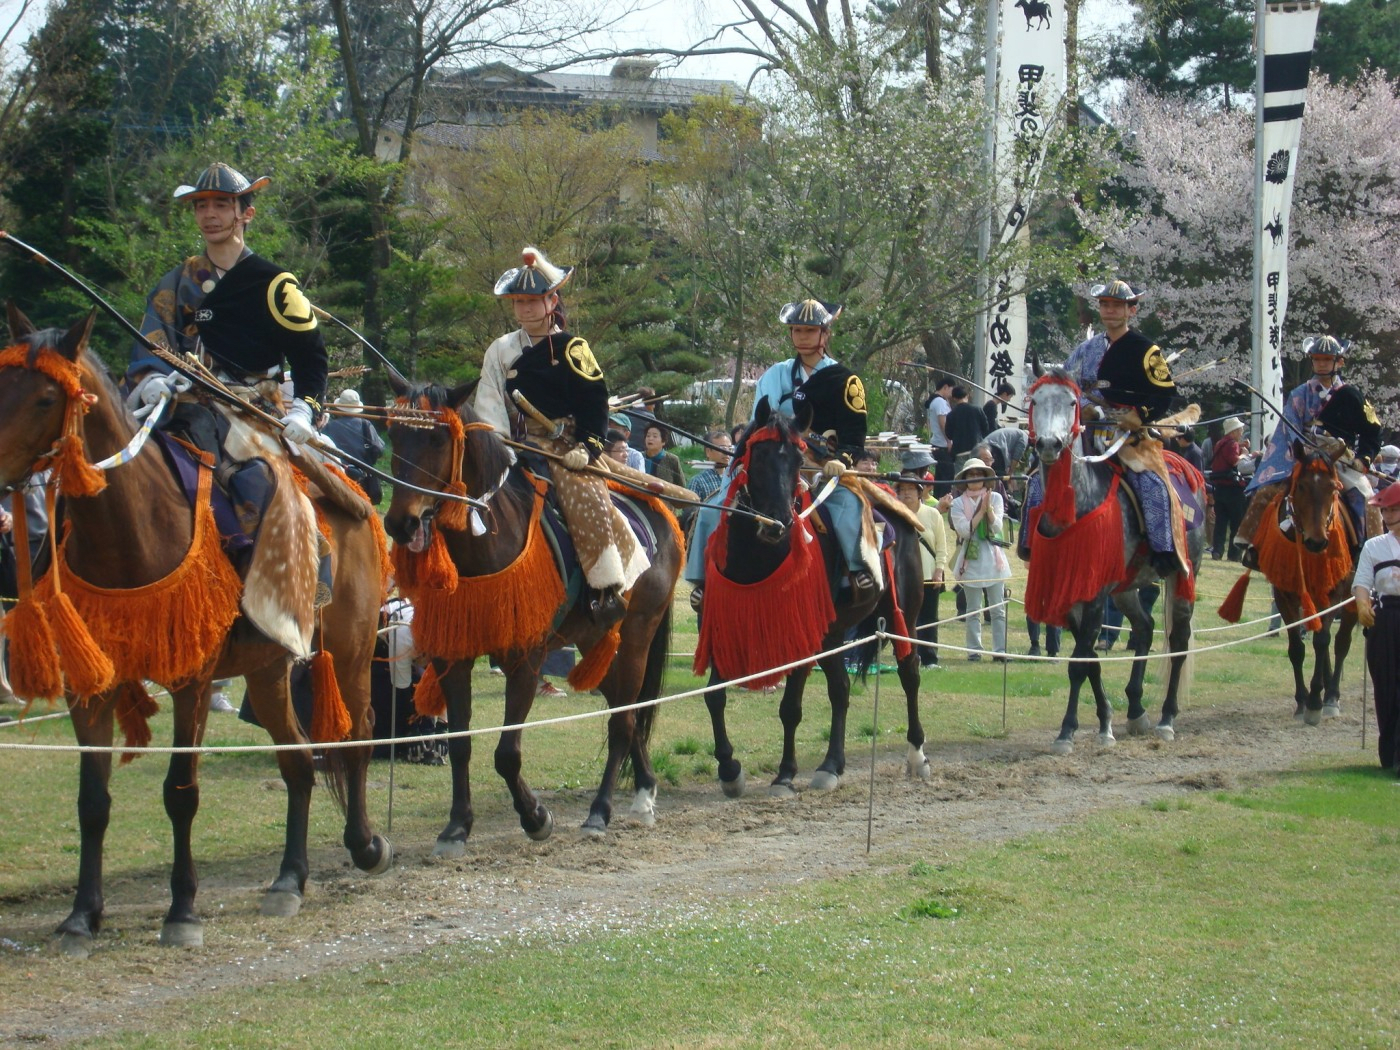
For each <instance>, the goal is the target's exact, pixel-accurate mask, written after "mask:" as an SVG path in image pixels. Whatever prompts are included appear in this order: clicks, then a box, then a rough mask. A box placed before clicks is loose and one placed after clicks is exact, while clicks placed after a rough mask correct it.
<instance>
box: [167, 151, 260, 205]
mask: <svg viewBox="0 0 1400 1050" xmlns="http://www.w3.org/2000/svg"><path fill="white" fill-rule="evenodd" d="M271 183H272V179H271V178H269V177H268V176H266V175H264V176H262V177H261V178H259V179H254V180H253V181H252V182H249V181H248V179H247V178H246V177H245V176H244V175H243V173H242V172H240V171H235V170H234V169H233V168H230V167H229V166H228V165H227V164H225V163H223V162H222V161H215V162H214V163H213V164H211V165H209V167H207V168H205V169H204V170H203V171H201V172H200V173H199V178H197V179H196V180H195V183H194V185H193V186H176V187H175V199H176V200H177V201H188V200H198V199H200V198H201V197H242V196H245V195H247V194H249V193H257V192H258V191H260V190H265V189H267V187H268V186H269V185H271Z"/></svg>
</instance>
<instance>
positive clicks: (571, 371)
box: [474, 248, 650, 627]
mask: <svg viewBox="0 0 1400 1050" xmlns="http://www.w3.org/2000/svg"><path fill="white" fill-rule="evenodd" d="M572 275H573V267H571V266H569V267H562V268H561V267H558V266H555V265H554V264H553V263H551V262H550V261H549V260H548V259H547V258H546V257H545V255H544V253H543V252H541V251H540V250H539V249H538V248H526V249H525V250H524V251H523V252H522V253H521V264H520V265H519V266H516V267H512V268H511V269H509V270H507V271H506V272H505V273H503V274H501V276H500V278H499V279H498V280H497V281H496V285H495V294H496V296H497V298H501V299H509V300H510V301H511V307H512V309H513V310H514V312H515V317H516V320H517V321H519V322H520V328H519V329H517V330H516V331H514V332H510V333H507V334H506V335H503V336H501V337H500V338H499V339H497V340H496V341H495V342H493V343H492V344H491V345H490V346H489V347H488V348H487V350H486V356H485V358H484V359H483V361H482V365H481V380H480V382H479V383H478V385H477V388H476V401H475V406H474V407H475V409H476V412H477V414H478V415H479V416H481V418H482V419H483V420H484V421H485V422H487V423H489V424H490V425H491V426H492V427H493V428H494V429H495V430H496V431H497V432H498V433H500V434H501V435H502V436H505V437H510V436H511V435H512V433H517V434H520V433H523V434H524V435H525V436H526V437H527V438H528V439H529V440H530V441H531V443H533V444H535V445H538V446H539V447H540V448H542V449H544V450H545V451H547V452H551V453H554V454H555V455H557V456H560V457H562V464H556V465H555V467H554V469H553V470H552V471H551V481H552V482H553V486H554V492H555V496H556V497H557V499H558V504H559V509H560V511H561V512H562V513H563V515H564V519H565V522H566V523H567V524H568V527H569V535H570V537H571V538H572V540H573V542H574V548H575V550H576V551H577V553H578V558H579V562H580V564H581V566H582V568H583V574H584V578H585V579H586V580H587V583H588V586H589V587H590V588H592V589H593V590H594V591H595V592H596V596H595V597H593V598H592V599H591V601H589V603H588V611H589V615H590V616H591V617H592V619H593V620H594V621H595V622H596V623H598V624H599V625H600V626H604V627H608V626H611V625H612V624H614V623H616V622H617V621H619V620H621V619H622V617H623V615H624V614H625V613H626V611H627V606H626V602H625V599H624V598H623V593H624V592H625V591H627V590H630V589H631V587H632V584H633V583H634V582H635V581H636V579H637V577H638V576H640V575H641V574H642V573H643V572H645V571H646V570H647V568H648V566H649V565H650V562H649V561H648V559H647V555H646V551H645V550H643V549H642V547H641V545H640V544H639V543H638V542H637V538H636V537H635V536H634V535H633V534H632V530H631V529H630V528H629V527H628V525H627V522H626V521H625V519H624V518H623V517H622V513H621V512H620V511H619V510H618V509H617V508H616V507H614V506H613V504H612V500H611V498H610V496H609V495H608V488H607V484H606V482H605V481H604V480H603V478H601V477H599V476H598V475H596V474H592V473H588V472H585V471H584V468H585V467H587V466H589V465H590V464H594V465H600V466H602V467H603V468H604V469H607V468H606V464H605V463H604V462H602V461H600V459H599V457H601V456H602V454H603V451H604V449H605V447H606V444H605V441H604V439H605V436H606V434H607V431H608V384H607V381H606V380H605V379H604V378H603V370H602V368H600V367H599V365H598V361H597V359H596V358H595V357H594V356H593V351H592V349H591V348H590V347H589V345H588V342H587V341H586V340H584V339H582V338H580V337H578V336H575V335H571V334H570V333H569V332H567V331H565V330H564V327H563V326H564V310H563V305H562V303H561V301H560V298H559V289H560V288H561V287H562V286H563V285H564V284H565V283H566V282H567V281H568V280H569V278H570V277H571V276H572Z"/></svg>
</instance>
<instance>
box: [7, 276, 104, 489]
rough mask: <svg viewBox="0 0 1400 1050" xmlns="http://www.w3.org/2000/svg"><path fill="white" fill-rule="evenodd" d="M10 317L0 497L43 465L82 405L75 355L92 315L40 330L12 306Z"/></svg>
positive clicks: (80, 350)
mask: <svg viewBox="0 0 1400 1050" xmlns="http://www.w3.org/2000/svg"><path fill="white" fill-rule="evenodd" d="M9 315H10V344H11V345H10V346H9V347H7V348H6V349H5V350H3V351H0V495H4V494H8V493H10V492H12V491H14V490H15V489H16V488H18V487H19V486H20V485H21V484H23V483H24V481H25V479H27V478H28V477H29V476H30V475H31V474H34V473H37V472H38V471H41V470H44V469H46V468H47V467H48V466H49V464H50V462H51V461H52V459H53V457H54V456H55V455H56V453H57V451H58V445H59V442H60V441H61V440H62V439H63V437H64V434H65V431H66V430H67V428H68V425H69V413H70V411H73V412H80V411H83V410H85V409H86V407H87V406H86V403H83V402H82V398H83V397H84V391H83V388H82V380H81V369H80V367H79V359H80V357H81V356H82V353H83V350H84V348H85V347H86V346H87V341H88V336H89V335H90V334H91V332H92V322H93V317H94V315H93V314H89V315H88V316H87V317H86V318H85V319H84V320H82V321H78V322H76V323H75V324H73V325H72V326H70V327H69V328H68V329H66V330H63V329H58V328H46V329H43V330H42V331H40V330H39V329H36V328H35V327H34V325H33V324H32V323H31V322H30V320H29V318H27V317H25V316H24V314H22V313H20V312H19V310H17V309H16V308H15V307H14V304H10V307H9ZM89 400H90V399H89Z"/></svg>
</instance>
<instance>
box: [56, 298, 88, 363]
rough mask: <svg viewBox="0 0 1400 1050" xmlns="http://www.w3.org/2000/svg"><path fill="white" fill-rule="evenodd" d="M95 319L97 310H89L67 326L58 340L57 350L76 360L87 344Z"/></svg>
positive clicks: (71, 359)
mask: <svg viewBox="0 0 1400 1050" xmlns="http://www.w3.org/2000/svg"><path fill="white" fill-rule="evenodd" d="M96 320H97V311H96V310H93V311H91V312H90V313H89V314H88V315H87V316H86V317H84V318H83V319H82V320H81V321H78V322H77V323H76V324H73V325H71V326H70V327H69V329H68V331H66V332H64V333H63V338H62V339H60V340H59V341H58V346H57V348H56V349H57V350H58V352H59V353H60V354H62V355H63V356H64V357H66V358H68V360H70V361H76V360H77V359H78V355H79V354H81V353H82V352H83V348H84V347H86V346H87V342H88V337H89V336H90V335H92V325H93V322H94V321H96Z"/></svg>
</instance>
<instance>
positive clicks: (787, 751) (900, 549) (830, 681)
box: [696, 398, 930, 798]
mask: <svg viewBox="0 0 1400 1050" xmlns="http://www.w3.org/2000/svg"><path fill="white" fill-rule="evenodd" d="M802 432H803V428H802V427H801V425H800V424H799V423H798V422H797V421H795V420H793V419H792V418H791V417H790V416H787V415H784V414H782V413H779V412H773V411H771V410H770V409H769V406H768V401H767V398H764V399H763V400H762V401H760V403H759V405H758V408H757V410H756V411H755V414H754V419H753V422H752V423H750V424H749V427H748V429H747V430H746V431H745V432H744V434H743V437H742V438H741V439H740V441H739V445H738V446H737V448H736V449H735V452H734V464H735V469H736V470H739V471H742V477H739V478H738V484H736V485H735V486H734V487H733V488H732V489H731V490H730V492H729V493H728V494H726V502H725V504H724V506H726V507H727V506H730V505H732V504H731V503H730V502H729V501H730V500H732V501H733V504H736V505H739V506H742V507H745V508H747V509H749V510H753V511H756V512H757V513H758V514H760V515H762V516H764V517H765V518H767V519H768V520H769V522H775V523H776V524H769V523H766V522H760V521H758V520H757V519H755V518H753V517H751V516H748V515H738V514H729V515H726V517H727V519H728V520H727V522H726V523H725V527H724V529H722V530H719V531H717V532H716V533H715V535H714V537H713V542H715V543H718V544H721V545H722V548H723V549H722V554H723V575H722V578H721V577H720V576H719V575H718V574H719V570H718V569H717V568H716V566H715V563H714V562H709V563H707V566H706V579H705V607H704V609H703V610H702V612H701V616H702V617H725V618H729V617H732V616H736V615H738V616H744V622H743V624H742V625H741V627H740V630H741V631H742V633H743V635H744V636H745V637H747V638H749V639H751V642H750V646H749V648H750V651H749V652H748V653H746V654H744V655H745V656H747V657H749V658H754V656H755V654H754V652H753V651H752V645H756V644H760V643H758V639H759V637H761V636H762V635H765V634H769V633H770V632H771V633H773V634H776V635H778V637H777V638H776V639H775V642H776V644H774V645H770V646H763V649H764V651H765V652H766V653H771V654H774V655H766V656H763V657H759V658H758V662H759V664H760V665H762V666H764V667H767V666H780V665H781V664H783V663H787V662H790V660H791V659H798V658H801V657H803V656H812V655H815V654H816V653H818V652H824V651H826V650H829V649H833V648H835V647H837V646H839V645H841V643H842V642H843V641H844V640H845V637H846V633H847V632H848V630H849V629H850V628H852V627H857V626H859V628H860V631H861V633H863V634H864V633H869V632H872V631H873V630H874V629H875V624H876V622H877V619H878V618H880V617H883V618H884V620H885V624H886V627H887V629H888V630H890V631H891V632H892V633H899V632H898V631H897V630H896V627H895V624H896V622H897V619H898V617H902V622H903V623H904V624H906V625H907V626H906V632H907V633H908V634H910V635H912V633H913V625H914V624H916V623H917V622H918V613H919V608H920V605H921V603H922V601H923V578H922V571H923V566H922V561H921V558H920V556H919V546H918V543H919V540H918V533H917V532H916V531H915V530H914V529H913V528H912V527H911V526H910V525H909V524H908V523H907V522H906V521H905V520H904V519H903V518H900V517H896V516H894V515H890V516H889V521H890V526H889V527H891V528H893V530H894V537H895V538H894V545H893V548H892V551H893V567H894V579H893V582H892V583H890V582H887V583H886V585H885V586H884V587H882V588H881V589H880V590H879V591H878V592H877V593H876V594H874V595H873V596H871V597H869V598H866V599H864V600H862V601H859V602H853V601H852V598H851V594H850V591H849V590H847V591H841V590H839V589H838V588H839V586H840V583H841V580H842V578H843V576H844V575H845V556H844V555H843V554H842V553H841V550H840V546H839V544H838V542H837V540H836V537H834V536H832V535H830V533H829V532H821V533H819V534H818V535H817V536H816V538H814V539H812V538H810V537H811V533H810V532H809V531H808V526H807V523H806V522H805V521H801V520H798V514H799V512H800V510H801V504H802V502H803V501H804V500H805V499H806V497H805V495H799V486H798V482H799V479H800V474H799V471H800V468H801V467H802V465H803V459H804V452H805V449H806V445H805V443H804V441H803V438H802ZM810 544H816V545H817V548H818V553H817V556H816V558H815V559H814V562H815V564H813V565H812V566H811V569H810V573H811V579H810V580H807V581H804V580H802V579H800V578H798V579H793V578H792V576H793V574H794V572H795V571H796V572H800V570H797V569H796V567H795V565H794V560H795V559H797V558H799V557H802V556H803V555H804V554H805V553H806V549H807V547H808V546H809V545H810ZM741 588H742V590H740V589H741ZM722 590H723V591H724V592H726V593H728V592H733V593H734V594H735V599H734V600H733V603H732V607H731V606H730V605H724V606H722V605H721V604H720V602H719V601H718V600H717V599H718V597H719V596H720V594H721V593H722ZM896 604H897V605H898V610H899V613H898V617H897V614H896ZM731 609H732V610H733V611H731ZM744 609H748V610H750V612H748V613H744V612H743V610H744ZM763 621H767V625H766V626H764V625H763ZM730 626H731V627H732V626H733V625H732V624H731V625H730ZM702 628H704V625H703V624H702ZM703 637H704V630H702V651H701V652H700V653H698V654H697V657H696V673H697V674H699V673H703V671H704V666H703V665H704V663H706V662H708V664H709V672H710V677H709V681H710V684H711V685H714V684H715V683H717V682H721V681H724V680H725V678H726V677H729V678H733V677H739V675H737V674H735V673H733V670H734V669H732V668H729V667H725V668H723V669H722V668H721V666H720V664H721V662H723V661H722V653H723V651H724V649H725V648H726V647H725V646H724V645H723V644H722V643H720V642H717V643H716V644H715V647H714V651H713V654H711V653H707V652H705V651H704V644H705V643H704V641H703ZM736 642H737V645H730V646H728V649H729V650H730V651H731V652H734V651H735V649H736V648H739V647H744V642H743V640H742V639H736ZM905 649H907V650H908V651H906V652H903V655H900V653H901V651H902V650H905ZM784 650H787V651H789V652H791V655H790V656H789V659H780V658H779V657H778V656H777V654H779V653H782V652H783V651H784ZM794 650H796V651H794ZM895 651H896V657H897V666H898V673H899V682H900V685H901V686H902V687H903V689H904V698H905V709H906V714H907V719H908V730H907V733H906V740H907V743H908V749H907V752H906V755H905V761H906V766H907V769H908V771H909V774H910V775H911V776H917V777H921V778H927V777H928V776H929V772H930V769H929V760H928V758H927V756H926V755H925V754H924V728H923V724H922V722H921V721H920V719H919V657H918V653H917V651H915V650H914V648H913V647H912V646H908V645H907V643H905V644H899V643H897V644H896V650H895ZM874 656H875V647H874V646H873V645H871V646H868V647H866V649H865V651H863V652H862V653H861V654H860V657H859V659H860V661H861V667H862V673H864V671H865V670H868V667H869V664H870V663H871V662H872V661H873V659H874ZM775 661H776V662H775ZM816 663H817V666H819V667H820V668H821V669H822V672H823V673H824V675H825V676H826V690H827V698H828V700H829V702H830V704H831V730H830V733H829V735H828V737H827V748H826V755H825V756H824V757H823V759H822V761H821V763H820V764H819V765H818V766H817V768H816V769H815V770H814V771H813V773H812V779H811V782H810V786H811V787H812V788H813V789H815V790H822V791H829V790H834V789H835V788H837V787H839V786H840V784H841V777H842V776H843V775H844V774H845V771H846V716H847V712H848V710H849V708H850V698H851V684H850V677H849V675H848V673H847V670H846V654H844V653H837V654H835V655H829V656H823V657H821V658H820V659H819V660H817V661H816ZM739 669H740V670H743V669H744V668H743V667H742V666H741V667H740V668H739ZM726 671H727V672H729V673H728V674H727V675H726V673H725V672H726ZM810 673H811V665H810V664H807V665H805V666H801V667H797V668H794V669H793V670H791V671H787V672H785V673H784V674H785V676H786V679H787V681H786V683H785V684H784V686H783V697H782V700H781V702H780V703H779V705H778V718H779V720H780V721H781V722H782V726H783V756H782V760H781V761H780V762H779V764H778V771H777V774H776V775H775V776H774V778H773V781H772V783H771V784H770V785H769V788H768V791H769V794H770V795H772V796H774V797H779V798H782V797H790V796H792V795H793V794H795V789H794V787H793V780H794V779H795V778H796V776H797V727H798V726H799V725H800V724H801V722H802V695H803V692H804V691H805V689H806V685H807V677H808V675H809V674H810ZM784 674H780V675H774V676H772V678H771V679H757V680H755V681H754V682H751V683H749V688H756V687H758V686H760V685H764V684H767V683H768V682H769V681H776V680H777V679H778V678H780V677H783V676H784ZM727 700H728V697H727V691H726V690H725V689H710V690H709V691H707V692H706V693H705V706H706V707H707V708H708V709H709V713H710V723H711V727H712V729H713V731H714V737H715V758H716V759H717V760H718V763H719V781H720V787H721V789H722V790H723V791H724V793H725V795H727V796H729V797H731V798H737V797H739V796H740V795H742V794H743V793H744V791H745V788H746V777H745V775H744V770H743V766H742V765H741V763H740V762H739V761H738V760H737V759H736V758H735V757H734V745H733V743H732V742H731V741H730V739H729V732H728V729H727V727H726V725H725V717H724V715H725V707H726V703H727Z"/></svg>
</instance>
